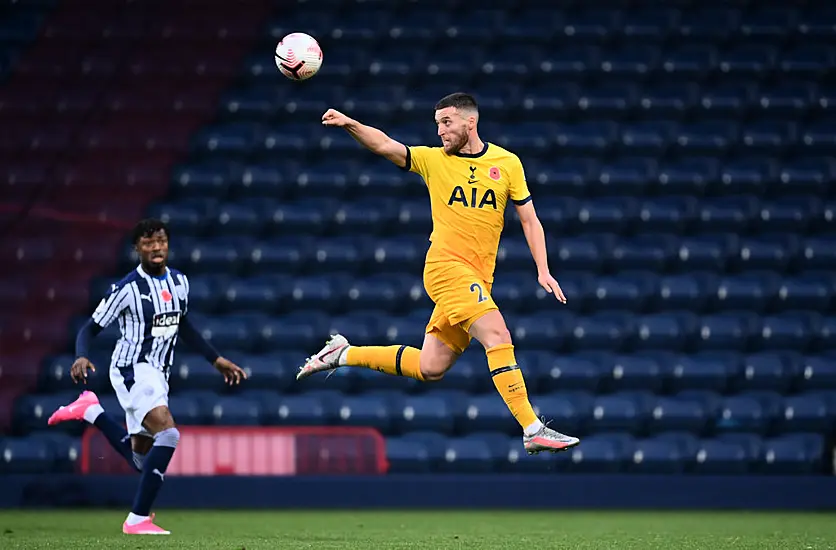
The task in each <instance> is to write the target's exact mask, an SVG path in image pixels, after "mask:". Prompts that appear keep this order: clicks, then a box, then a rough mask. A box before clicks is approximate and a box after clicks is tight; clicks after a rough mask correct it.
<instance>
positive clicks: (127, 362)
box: [93, 266, 189, 373]
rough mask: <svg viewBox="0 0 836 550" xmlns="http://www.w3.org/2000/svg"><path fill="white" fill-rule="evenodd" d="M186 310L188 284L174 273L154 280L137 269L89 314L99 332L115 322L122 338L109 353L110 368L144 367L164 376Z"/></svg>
mask: <svg viewBox="0 0 836 550" xmlns="http://www.w3.org/2000/svg"><path fill="white" fill-rule="evenodd" d="M188 307H189V280H188V279H187V278H186V276H185V275H184V274H183V273H181V272H179V271H177V270H175V269H170V268H166V271H165V273H164V274H163V275H160V276H156V277H155V276H152V275H148V274H147V273H145V271H143V269H142V266H137V268H136V270H134V271H132V272H131V273H130V274H128V275H127V276H126V277H125V278H124V279H122V280H121V281H119V282H118V283H115V284H113V285H111V287H110V291H109V292H108V294H107V295H106V296H105V297H104V298H103V299H102V301H101V302H100V303H99V305H98V307H97V308H96V310H95V311H94V312H93V322H95V323H96V324H97V325H99V326H100V327H102V328H105V327H107V326H108V325H109V324H111V323H112V322H113V321H116V320H118V321H119V330H120V331H121V332H122V336H121V337H120V338H119V341H118V342H117V343H116V347H115V348H114V350H113V355H112V356H111V363H110V366H111V368H114V367H115V368H125V367H132V366H133V365H135V364H137V363H148V364H150V365H151V366H153V367H155V368H157V369H160V370H162V371H164V372H166V373H168V370H169V369H170V368H171V365H172V362H173V361H174V347H175V345H176V344H177V337H178V333H179V328H180V323H181V321H182V320H183V317H184V316H185V315H186V313H187V312H188Z"/></svg>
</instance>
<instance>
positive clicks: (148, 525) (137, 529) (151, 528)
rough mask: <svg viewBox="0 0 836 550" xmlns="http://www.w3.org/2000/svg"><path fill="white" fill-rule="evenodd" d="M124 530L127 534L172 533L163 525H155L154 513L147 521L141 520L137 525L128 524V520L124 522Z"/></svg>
mask: <svg viewBox="0 0 836 550" xmlns="http://www.w3.org/2000/svg"><path fill="white" fill-rule="evenodd" d="M122 532H123V533H125V534H126V535H170V534H171V531H166V530H165V529H163V528H162V527H157V526H156V525H154V514H151V517H149V518H148V519H146V520H145V521H141V522H139V523H137V524H136V525H128V522H127V521H125V523H123V524H122Z"/></svg>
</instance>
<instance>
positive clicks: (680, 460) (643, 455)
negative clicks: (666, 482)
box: [628, 439, 686, 474]
mask: <svg viewBox="0 0 836 550" xmlns="http://www.w3.org/2000/svg"><path fill="white" fill-rule="evenodd" d="M685 468H686V457H685V456H683V453H682V451H681V449H680V448H679V447H678V446H677V445H676V444H675V443H673V442H670V441H664V440H658V439H644V440H638V441H636V443H635V447H634V450H633V456H632V461H629V462H628V469H629V471H631V472H635V473H655V474H661V473H666V474H675V473H681V472H683V471H685Z"/></svg>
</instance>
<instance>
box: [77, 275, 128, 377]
mask: <svg viewBox="0 0 836 550" xmlns="http://www.w3.org/2000/svg"><path fill="white" fill-rule="evenodd" d="M127 293H128V287H119V286H117V285H113V286H111V287H110V293H108V295H107V296H105V297H104V298H102V301H101V302H99V305H98V306H97V307H96V310H95V311H94V312H93V315H92V316H91V317H90V318H89V319H87V322H85V323H84V325H82V327H81V329H79V331H78V334H77V335H76V338H75V361H74V362H73V366H72V367H71V368H70V377H71V378H72V380H73V382H75V383H78V382H80V381H81V382H84V383H85V384H86V383H87V370H88V369H89V370H92V371H93V372H96V367H95V365H93V363H91V362H90V359H89V357H90V342H92V341H93V338H95V337H96V336H98V335H99V333H100V332H101V331H102V330H104V329H105V328H107V326H108V325H110V323H112V322H113V321H114V320H116V318H117V317H119V315H120V314H121V313H122V310H124V309H125V300H126V296H127Z"/></svg>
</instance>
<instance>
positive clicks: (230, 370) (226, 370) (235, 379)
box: [214, 357, 247, 386]
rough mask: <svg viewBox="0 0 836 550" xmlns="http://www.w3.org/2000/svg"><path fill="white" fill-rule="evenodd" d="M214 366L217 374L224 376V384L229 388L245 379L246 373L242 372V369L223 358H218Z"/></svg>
mask: <svg viewBox="0 0 836 550" xmlns="http://www.w3.org/2000/svg"><path fill="white" fill-rule="evenodd" d="M214 366H215V368H216V369H218V372H219V373H221V374H223V375H224V382H226V383H227V384H229V385H230V386H233V385H238V384H240V383H241V380H242V379H243V380H246V379H247V373H246V372H244V369H242V368H241V367H239V366H238V365H236V364H235V363H233V362H232V361H230V360H229V359H227V358H225V357H218V359H217V360H216V361H215V365H214Z"/></svg>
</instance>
